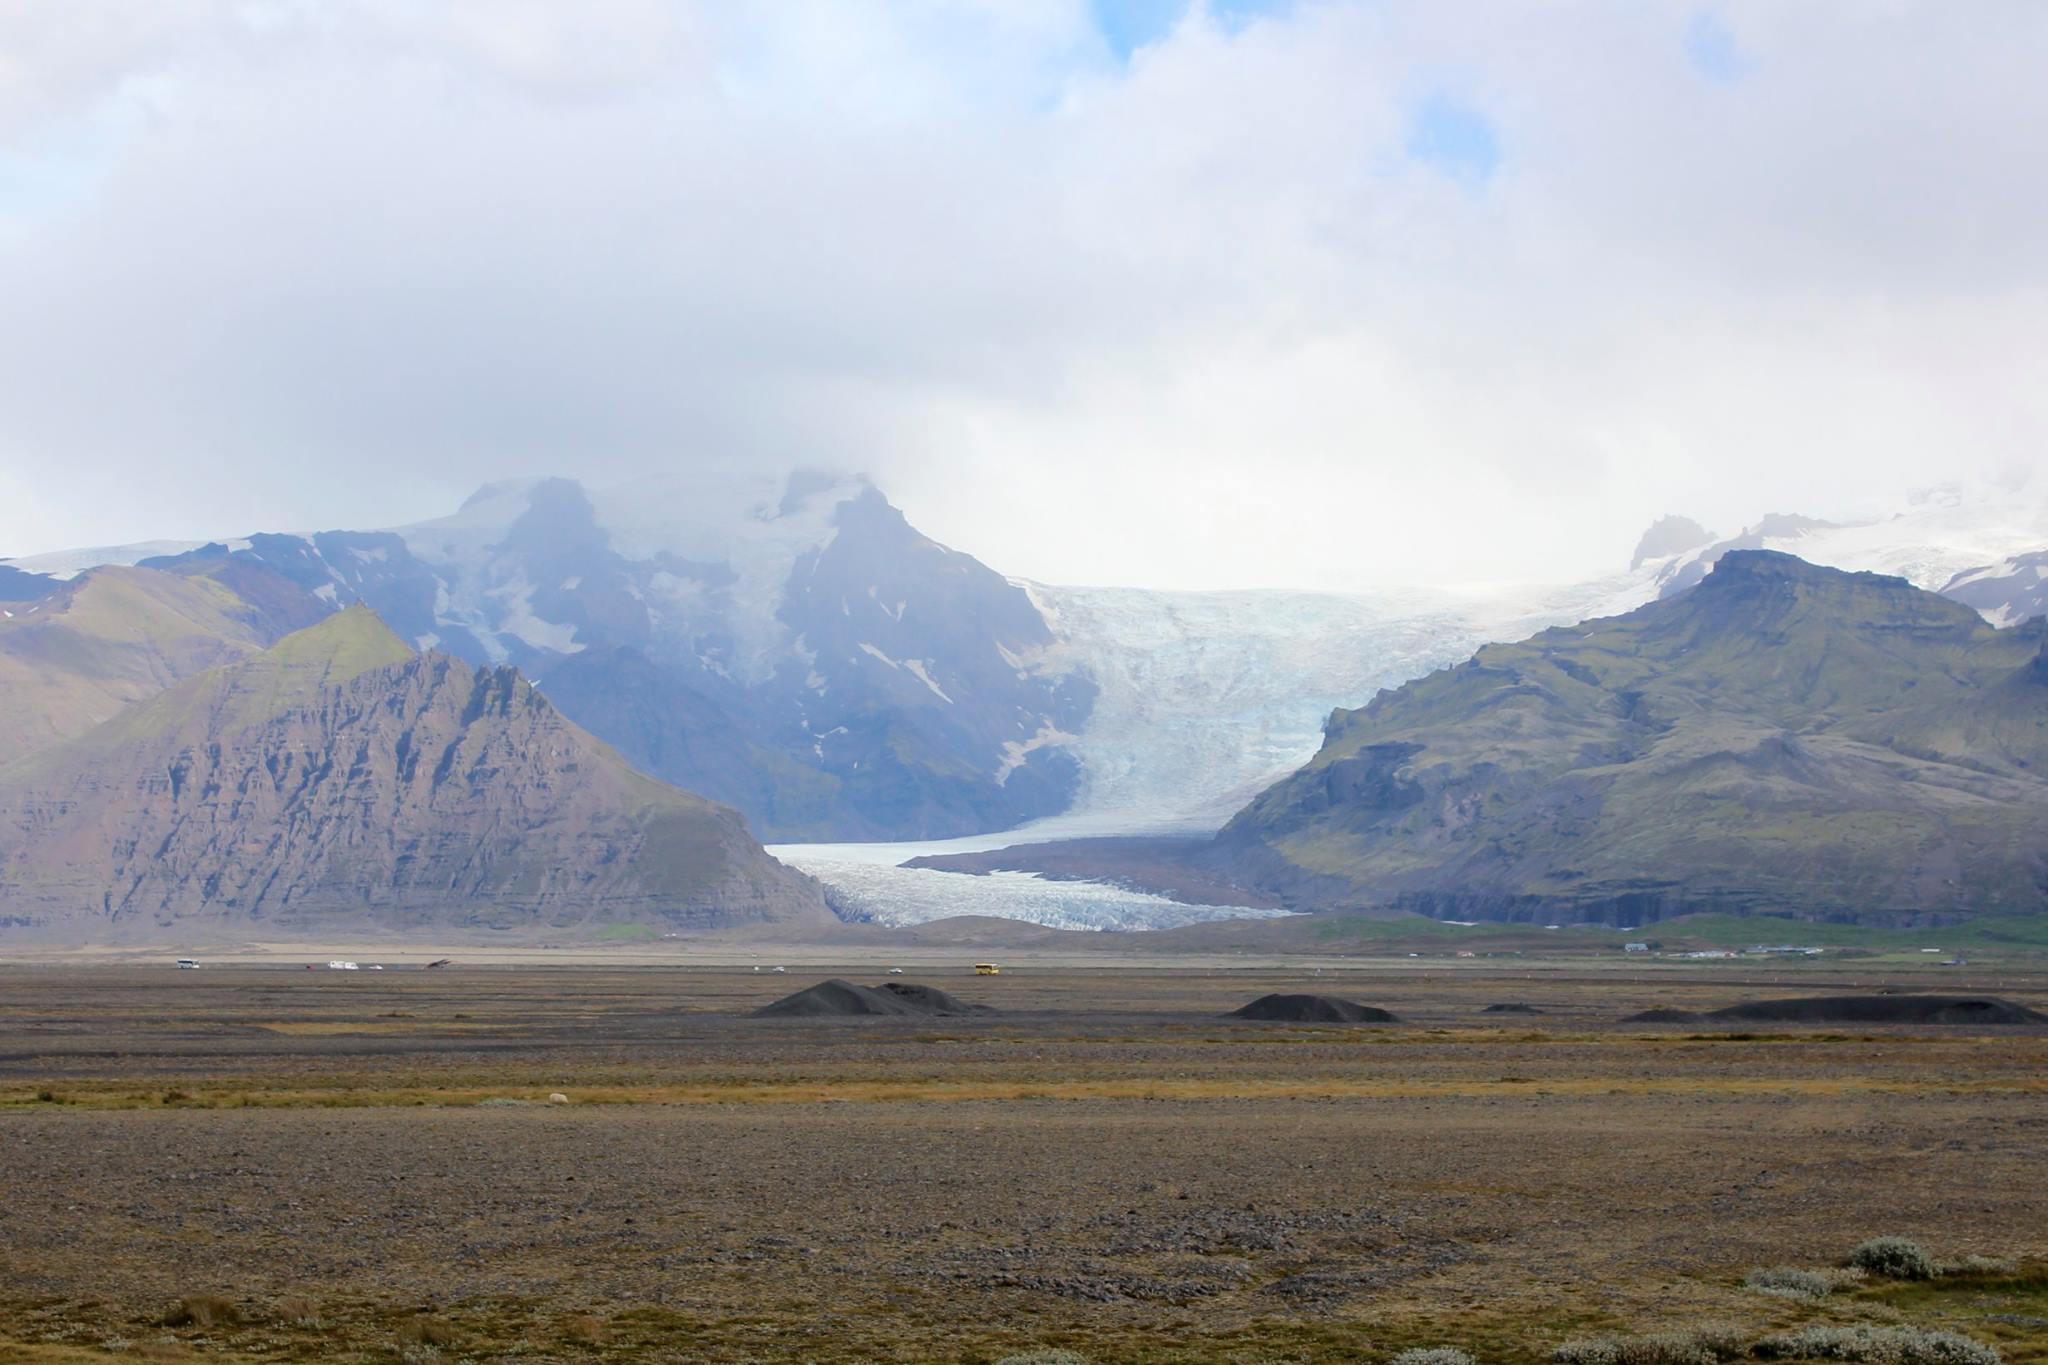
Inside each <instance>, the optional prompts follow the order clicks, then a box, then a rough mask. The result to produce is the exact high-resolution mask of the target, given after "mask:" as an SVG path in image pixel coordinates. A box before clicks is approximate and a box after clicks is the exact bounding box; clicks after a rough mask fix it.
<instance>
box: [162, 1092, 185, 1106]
mask: <svg viewBox="0 0 2048 1365" xmlns="http://www.w3.org/2000/svg"><path fill="white" fill-rule="evenodd" d="M191 1102H192V1097H191V1096H190V1095H188V1094H186V1093H185V1092H184V1091H182V1090H166V1091H164V1103H165V1104H190V1103H191Z"/></svg>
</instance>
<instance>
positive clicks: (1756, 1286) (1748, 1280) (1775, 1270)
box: [1742, 1265, 1835, 1299]
mask: <svg viewBox="0 0 2048 1365" xmlns="http://www.w3.org/2000/svg"><path fill="white" fill-rule="evenodd" d="M1742 1287H1743V1288H1744V1289H1747V1290H1751V1291H1753V1292H1755V1293H1758V1294H1776V1295H1777V1296H1778V1297H1780V1298H1786V1299H1824V1298H1826V1297H1827V1296H1828V1295H1829V1294H1831V1293H1833V1292H1834V1288H1835V1286H1834V1285H1833V1284H1832V1283H1831V1282H1830V1281H1829V1277H1828V1276H1826V1275H1823V1274H1822V1273H1821V1272H1819V1271H1818V1270H1801V1269H1799V1268H1798V1267H1797V1266H1789V1265H1774V1266H1763V1267H1759V1268H1758V1269H1755V1270H1752V1271H1750V1272H1749V1273H1748V1274H1747V1275H1744V1276H1743V1277H1742Z"/></svg>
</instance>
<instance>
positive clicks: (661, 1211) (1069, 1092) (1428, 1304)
mask: <svg viewBox="0 0 2048 1365" xmlns="http://www.w3.org/2000/svg"><path fill="white" fill-rule="evenodd" d="M337 950H338V949H337ZM418 951H421V952H424V951H427V950H418ZM1740 965H1741V964H1738V967H1740ZM835 970H837V971H839V972H840V973H841V974H849V973H850V974H852V975H853V976H854V977H855V979H862V980H869V981H872V980H876V979H879V976H878V973H877V968H876V966H875V964H874V963H844V962H842V963H839V964H835ZM820 974H823V973H816V972H812V973H805V974H802V975H797V974H795V973H792V974H791V975H790V976H789V977H781V976H774V975H772V974H767V973H761V974H757V973H754V972H753V971H751V970H749V969H746V968H734V967H727V968H722V969H687V968H674V969H667V970H632V971H624V970H605V969H601V968H599V967H597V966H595V965H589V964H586V965H584V966H580V967H577V968H573V969H571V968H557V969H553V970H535V969H525V968H515V967H493V968H484V967H468V966H458V967H457V968H455V969H452V970H449V971H445V972H433V973H428V972H424V971H411V970H396V969H394V970H391V971H387V972H383V973H374V974H373V973H364V972H357V973H330V972H325V971H321V972H313V973H307V972H303V971H301V970H296V969H292V968H288V967H284V966H257V965H244V966H240V967H211V968H208V969H205V970H202V971H200V972H177V971H174V970H170V969H167V968H162V967H152V968H132V967H118V966H117V967H94V968H83V967H76V966H73V967H62V968H60V967H32V968H28V967H24V968H11V969H4V968H0V1359H24V1360H27V1359H50V1360H56V1359H72V1360H83V1359H98V1358H101V1357H112V1358H131V1357H136V1356H140V1355H150V1354H154V1355H156V1356H158V1357H160V1358H173V1357H175V1356H177V1355H178V1354H180V1353H186V1352H190V1353H196V1354H197V1355H198V1356H200V1357H202V1358H207V1359H235V1358H242V1359H357V1360H364V1361H370V1360H376V1361H390V1360H395V1359H397V1360H420V1361H424V1360H430V1359H447V1360H452V1359H479V1360H486V1359H506V1358H520V1359H673V1360H731V1361H739V1360H842V1359H843V1360H958V1361H973V1360H982V1361H993V1360H996V1359H999V1358H1001V1357H1002V1356H1003V1355H1004V1354H1006V1353H1009V1352H1014V1351H1020V1350H1024V1349H1026V1348H1030V1347H1044V1346H1063V1347H1068V1348H1071V1349H1075V1350H1078V1351H1080V1352H1082V1353H1083V1354H1084V1355H1085V1356H1086V1357H1087V1358H1089V1359H1092V1360H1098V1361H1112V1360H1242V1361H1254V1360H1258V1361H1265V1360H1271V1361H1282V1360H1304V1361H1306V1360H1340V1359H1341V1360H1381V1359H1386V1358H1388V1357H1389V1356H1390V1355H1391V1353H1392V1352H1393V1351H1395V1350H1396V1349H1398V1348H1400V1347H1403V1346H1408V1345H1416V1344H1428V1343H1434V1342H1451V1343H1456V1344H1460V1345H1463V1346H1466V1347H1467V1348H1468V1349H1472V1350H1474V1351H1476V1352H1477V1353H1478V1354H1479V1355H1480V1358H1481V1359H1483V1360H1486V1361H1489V1362H1491V1361H1498V1360H1505V1361H1516V1360H1537V1359H1541V1358H1543V1356H1544V1355H1545V1353H1546V1352H1547V1350H1548V1349H1549V1347H1550V1346H1551V1345H1553V1344H1555V1342H1556V1341H1558V1340H1561V1339H1563V1338H1564V1337H1566V1336H1570V1335H1573V1334H1577V1333H1583V1332H1588V1331H1602V1330H1621V1331H1631V1330H1651V1329H1657V1328H1663V1327H1670V1326H1674V1325H1683V1324H1688V1323H1697V1322H1700V1321H1703V1320H1707V1319H1717V1320H1726V1321H1730V1322H1733V1323H1735V1324H1737V1325H1738V1326H1739V1327H1740V1328H1741V1329H1742V1330H1744V1331H1748V1332H1762V1331H1764V1330H1766V1329H1769V1328H1772V1327H1781V1326H1786V1325H1790V1324H1793V1323H1800V1322H1807V1321H1884V1322H1889V1321H1905V1322H1913V1323H1924V1324H1928V1325H1947V1326H1951V1327H1957V1328H1960V1329H1963V1330H1967V1331H1969V1332H1970V1333H1972V1334H1973V1335H1976V1336H1978V1337H1979V1338H1980V1339H1983V1340H1987V1341H1996V1342H1997V1343H1999V1345H2000V1346H2001V1348H2002V1349H2003V1350H2004V1351H2005V1352H2006V1358H2007V1359H2008V1360H2009V1361H2017V1362H2027V1361H2042V1360H2048V1276H2044V1275H2043V1274H2042V1273H2041V1272H2040V1270H2039V1268H2038V1267H2037V1268H2036V1269H2034V1270H2031V1271H2027V1272H2025V1273H2022V1274H2020V1275H2018V1276H2005V1277H2003V1278H2000V1277H1998V1276H1993V1277H1991V1278H1988V1279H1987V1278H1984V1277H1983V1276H1979V1277H1977V1278H1976V1279H1972V1280H1968V1282H1967V1283H1965V1282H1964V1281H1961V1280H1958V1281H1955V1282H1954V1283H1955V1285H1956V1286H1957V1289H1956V1292H1952V1293H1937V1292H1935V1291H1934V1290H1932V1289H1925V1290H1914V1291H1912V1293H1911V1294H1907V1293H1906V1292H1905V1291H1901V1290H1897V1289H1896V1288H1895V1287H1890V1286H1877V1287H1874V1288H1869V1289H1863V1290H1855V1291H1852V1292H1847V1293H1845V1294H1842V1295H1838V1296H1836V1297H1835V1298H1834V1299H1831V1300H1829V1301H1824V1302H1820V1303H1803V1302H1793V1301H1788V1300H1781V1299H1771V1298H1766V1297H1763V1296H1759V1295H1756V1294H1754V1293H1749V1292H1746V1291H1744V1290H1742V1289H1741V1288H1740V1287H1739V1284H1740V1280H1741V1277H1742V1274H1743V1272H1744V1271H1745V1270H1746V1269H1747V1268H1749V1267H1751V1266H1755V1265H1763V1264H1778V1263H1794V1264H1802V1265H1824V1264H1829V1263H1833V1262H1836V1261H1839V1260H1840V1258H1841V1257H1842V1255H1843V1254H1844V1253H1845V1252H1846V1251H1847V1249H1848V1248H1849V1247H1850V1246H1851V1245H1853V1244H1854V1243H1855V1242H1856V1241H1857V1240H1859V1239H1861V1238H1863V1237H1866V1236H1871V1235H1877V1234H1884V1233H1899V1234H1904V1235H1909V1236H1913V1237H1916V1238H1918V1239H1920V1240H1922V1241H1924V1242H1925V1243H1927V1244H1928V1245H1929V1246H1930V1247H1931V1248H1934V1249H1935V1250H1936V1251H1937V1252H1938V1253H1939V1254H1941V1255H1943V1256H1950V1257H1961V1256H1964V1255H1967V1254H1981V1255H1985V1256H1997V1257H2007V1258H2014V1259H2015V1260H2017V1261H2019V1262H2021V1263H2030V1262H2040V1261H2043V1260H2048V1028H2042V1027H2027V1028H2019V1029H2014V1030H2009V1031H2001V1032H1999V1033H1997V1034H1995V1035H1983V1036H1972V1035H1970V1034H1969V1033H1967V1032H1961V1031H1957V1030H1953V1029H1948V1030H1944V1029H1938V1028H1921V1029H1909V1028H1880V1029H1870V1028H1855V1029H1839V1028H1836V1029H1830V1028H1817V1027H1777V1028H1763V1029H1750V1030H1746V1031H1741V1032H1737V1031H1733V1030H1727V1029H1722V1030H1705V1031H1702V1030H1700V1029H1698V1028H1678V1029H1650V1028H1642V1027H1635V1026H1624V1025H1620V1024H1618V1023H1616V1022H1615V1021H1616V1020H1617V1019H1618V1018H1619V1017H1620V1016H1622V1015H1624V1014H1626V1013H1629V1012H1631V1011H1633V1010H1636V1009H1641V1008H1645V1007H1648V1006H1651V1005H1660V1004H1661V1005H1681V1006H1686V1007H1692V1008H1700V1007H1711V1006H1714V1005H1719V1004H1727V1003H1732V1002H1734V1001H1736V1000H1739V999H1748V998H1756V997H1757V996H1759V995H1762V994H1773V993H1781V992H1782V990H1783V989H1784V987H1785V984H1786V981H1785V977H1784V976H1783V975H1782V974H1777V975H1773V974H1770V973H1762V974H1759V973H1758V972H1756V971H1754V970H1746V969H1745V970H1736V969H1722V970H1719V971H1716V972H1711V973H1709V972H1697V971H1695V972H1693V973H1690V974H1687V975H1684V976H1679V977H1674V976H1672V975H1671V974H1668V973H1644V972H1637V971H1625V970H1619V969H1611V968H1608V967H1606V966H1604V965H1602V966H1600V967H1598V968H1597V969H1591V970H1589V969H1587V968H1586V967H1585V966H1584V965H1583V964H1581V965H1580V966H1578V967H1576V968H1574V967H1573V966H1572V964H1569V963H1564V964H1548V965H1546V966H1545V967H1543V968H1542V969H1540V970H1534V971H1532V970H1528V969H1526V964H1516V969H1515V970H1513V971H1504V970H1502V969H1500V968H1499V967H1493V968H1491V969H1488V968H1485V967H1481V966H1473V965H1469V964H1437V965H1436V966H1435V967H1434V969H1431V970H1424V969H1422V968H1418V967H1412V966H1409V965H1407V964H1399V965H1397V966H1396V967H1395V969H1393V970H1374V971H1364V970H1360V971H1354V972H1350V973H1344V974H1335V973H1330V972H1328V971H1327V970H1326V972H1325V975H1324V976H1322V977H1313V976H1307V977H1304V976H1302V975H1299V974H1297V973H1294V972H1290V971H1285V970H1281V971H1258V970H1247V969H1245V968H1243V967H1242V966H1239V965H1237V964H1230V965H1227V966H1222V967H1216V968H1195V967H1189V966H1185V965H1182V966H1178V967H1175V968H1173V969H1167V970H1162V969H1160V968H1158V967H1157V966H1156V965H1154V964H1146V965H1145V966H1144V967H1142V968H1140V967H1136V966H1132V967H1117V966H1103V965H1101V964H1099V963H1098V964H1097V965H1096V966H1095V968H1094V969H1093V970H1087V971H1077V970H1056V969H1052V968H1031V967H1028V966H1027V967H1019V968H1016V969H1013V970H1011V971H1007V972H1006V973H1005V974H1004V975H1003V976H1000V977H996V978H976V977H974V976H972V975H971V974H970V973H969V972H967V971H966V970H965V969H964V968H961V967H959V966H957V965H956V966H954V967H951V968H949V969H948V970H947V971H945V972H942V973H928V974H923V975H921V976H919V977H914V978H912V979H925V980H930V981H931V982H932V983H933V984H937V985H941V986H943V987H944V988H946V989H948V990H950V991H953V992H954V993H956V994H959V995H961V996H963V997H966V998H968V999H970V1000H974V1001H977V1002H980V1003H985V1004H989V1005H993V1006H995V1007H996V1008H997V1010H998V1011H999V1012H998V1013H995V1014H990V1015H986V1016H976V1017H972V1018H953V1019H942V1020H929V1021H927V1020H823V1021H810V1020H795V1021H792V1020H753V1019H749V1018H748V1017H746V1011H748V1010H749V1009H751V1008H753V1007H755V1006H757V1005H759V1004H761V1003H765V1002H766V1001H767V1000H769V999H771V998H773V997H774V996H775V995H777V994H779V993H782V992H784V991H787V990H793V989H795V988H796V987H798V986H800V985H803V984H807V983H808V982H809V981H810V980H812V979H814V978H815V976H816V975H820ZM1866 975H1867V973H1845V972H1843V971H1841V970H1840V969H1839V968H1837V969H1835V970H1833V971H1832V972H1814V971H1809V972H1807V974H1806V975H1804V976H1802V977H1800V978H1799V979H1798V982H1797V984H1798V986H1799V988H1800V989H1801V990H1806V989H1813V990H1816V991H1817V990H1824V989H1843V988H1850V987H1856V986H1862V985H1867V984H1870V983H1869V982H1868V981H1867V980H1865V979H1864V978H1865V976H1866ZM1333 984H1334V985H1336V986H1337V988H1338V989H1341V991H1342V993H1343V994H1346V995H1348V996H1350V997H1352V998H1356V999H1360V1000H1364V1001H1366V1002H1368V1003H1372V1004H1377V1005H1383V1006H1385V1007H1387V1008H1390V1009H1392V1010H1394V1011H1395V1012H1396V1013H1397V1014H1398V1015H1399V1016H1400V1017H1401V1020H1402V1022H1400V1023H1398V1024H1395V1025H1391V1026H1354V1027H1342V1026H1334V1027H1328V1026H1326V1027H1314V1028H1310V1027H1296V1026H1284V1025H1281V1026H1276V1025H1255V1024H1247V1023H1241V1022H1237V1021H1231V1020H1227V1019H1225V1018H1223V1017H1221V1016H1222V1015H1223V1013H1224V1012H1225V1011H1226V1010H1228V1009H1229V1008H1231V1007H1233V1006H1235V1005H1236V1004H1239V1003H1242V1002H1243V1001H1245V1000H1248V999H1250V998H1251V997H1252V996H1254V995H1258V994H1261V993H1264V992H1265V991H1268V990H1274V989H1311V990H1328V989H1332V987H1333ZM1880 984H1881V983H1880ZM1941 984H1942V985H1943V986H1944V987H1946V988H1955V987H1958V986H1963V985H1968V984H1971V983H1969V982H1965V981H1961V980H1958V979H1957V978H1955V977H1953V976H1944V977H1942V978H1941ZM1980 984H1981V983H1980ZM1997 984H1999V986H2000V988H2001V990H2002V991H2003V992H2004V993H2005V994H2008V995H2010V996H2012V997H2013V998H2015V999H2020V1000H2023V1001H2025V1002H2026V1003H2030V1004H2033V1005H2034V1006H2036V1007H2037V1008H2039V1007H2042V1006H2044V1005H2048V980H2042V979H2039V978H2033V977H2022V976H2015V975H2010V974H2009V975H2008V976H2007V977H2006V978H2004V979H2002V980H2001V981H2000V982H1999V983H1997ZM1503 1001H1517V1002H1523V1003H1528V1004H1531V1005H1533V1006H1534V1007H1536V1008H1537V1009H1539V1010H1541V1011H1542V1013H1540V1014H1534V1015H1514V1016H1501V1015H1488V1014H1486V1013H1484V1012H1483V1006H1485V1005H1486V1004H1489V1003H1500V1002H1503ZM551 1093H561V1094H563V1095H565V1096H566V1097H567V1098H568V1099H569V1101H570V1102H569V1103H567V1104H550V1103H547V1099H548V1096H549V1095H550V1094H551ZM202 1296H218V1297H219V1299H220V1300H221V1303H222V1305H223V1308H222V1312H223V1314H224V1315H225V1316H223V1317H222V1318H221V1319H219V1320H217V1321H213V1322H211V1323H195V1322H183V1323H176V1324H175V1325H167V1323H172V1322H173V1321H174V1320H175V1319H177V1318H178V1317H179V1316H180V1314H178V1313H177V1312H171V1313H169V1314H168V1315H167V1313H166V1310H167V1308H170V1307H172V1306H173V1305H175V1304H177V1303H178V1302H179V1301H181V1300H183V1299H186V1298H192V1297H202ZM1916 1296H1917V1297H1916ZM202 1316H207V1315H206V1314H202ZM229 1318H232V1319H233V1320H232V1321H230V1320H228V1319H229ZM60 1352H68V1353H70V1354H60Z"/></svg>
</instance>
